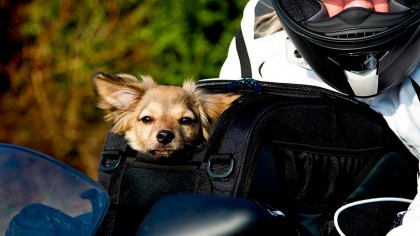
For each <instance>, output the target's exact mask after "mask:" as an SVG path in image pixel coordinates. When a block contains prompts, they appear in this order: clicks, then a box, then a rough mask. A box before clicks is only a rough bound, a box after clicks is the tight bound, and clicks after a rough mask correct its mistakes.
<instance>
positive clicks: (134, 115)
mask: <svg viewBox="0 0 420 236" xmlns="http://www.w3.org/2000/svg"><path fill="white" fill-rule="evenodd" d="M141 78H142V81H139V80H138V79H137V78H136V77H134V76H132V75H128V74H119V75H117V76H114V75H110V74H107V73H103V72H98V73H95V74H94V75H93V79H94V84H95V88H96V92H97V94H98V97H99V98H98V107H99V108H101V109H103V110H104V111H105V113H106V115H105V118H106V119H107V120H112V121H113V122H114V126H113V128H112V131H113V132H116V133H122V134H124V137H125V138H126V139H127V141H128V144H129V145H130V146H131V147H132V148H133V149H135V150H138V151H141V152H143V153H147V154H150V155H152V157H154V159H159V158H162V157H169V156H171V155H172V154H173V153H174V152H175V151H177V150H181V149H183V148H184V147H185V146H187V145H193V146H199V145H201V144H202V143H203V142H204V141H205V140H207V139H208V137H209V133H210V132H211V128H212V126H213V125H214V124H215V122H216V120H217V118H218V117H219V116H220V115H221V114H222V113H223V112H224V111H225V110H226V109H227V108H228V107H229V106H230V105H231V103H232V102H233V101H234V100H236V99H237V98H238V97H239V95H236V94H208V93H205V92H204V91H202V90H199V89H197V88H196V86H195V83H194V82H193V81H191V80H186V81H184V84H183V86H182V88H181V87H178V86H163V85H158V84H156V82H155V81H154V80H153V79H152V78H151V77H149V76H142V77H141Z"/></svg>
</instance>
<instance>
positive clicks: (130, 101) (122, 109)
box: [92, 72, 156, 122]
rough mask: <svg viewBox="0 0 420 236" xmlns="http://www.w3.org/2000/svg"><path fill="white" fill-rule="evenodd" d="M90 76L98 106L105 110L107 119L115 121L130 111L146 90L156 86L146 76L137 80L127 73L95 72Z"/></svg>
mask: <svg viewBox="0 0 420 236" xmlns="http://www.w3.org/2000/svg"><path fill="white" fill-rule="evenodd" d="M92 78H93V82H94V85H95V90H96V93H97V94H98V107H99V108H101V109H103V110H104V111H105V113H106V115H105V118H106V119H107V120H114V121H116V122H118V120H119V119H121V117H123V116H125V114H127V113H128V112H131V111H132V109H133V108H134V105H135V104H136V102H137V101H138V100H139V99H141V97H142V96H143V95H144V93H145V92H146V91H147V90H149V89H150V88H152V87H154V86H156V83H155V82H154V80H153V79H152V78H150V77H147V76H144V77H142V79H143V81H139V80H138V79H137V78H136V77H134V76H132V75H128V74H119V75H110V74H107V73H105V72H97V73H95V74H93V75H92Z"/></svg>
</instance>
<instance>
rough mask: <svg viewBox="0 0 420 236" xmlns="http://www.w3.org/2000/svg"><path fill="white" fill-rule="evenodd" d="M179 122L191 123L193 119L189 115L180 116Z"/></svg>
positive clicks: (182, 123)
mask: <svg viewBox="0 0 420 236" xmlns="http://www.w3.org/2000/svg"><path fill="white" fill-rule="evenodd" d="M180 123H181V125H191V124H192V123H194V120H193V119H191V118H190V117H182V118H181V120H180Z"/></svg>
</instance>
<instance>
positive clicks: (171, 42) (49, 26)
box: [0, 0, 247, 176]
mask: <svg viewBox="0 0 420 236" xmlns="http://www.w3.org/2000/svg"><path fill="white" fill-rule="evenodd" d="M246 2H247V0H231V1H220V0H217V1H216V0H195V1H183V0H178V1H176V0H169V1H157V0H143V1H135V0H129V1H127V0H112V1H110V0H108V1H97V0H96V1H95V0H92V1H76V0H56V1H51V0H32V1H30V2H29V3H28V4H27V5H25V7H24V8H23V9H24V11H19V13H20V14H22V18H23V19H24V21H23V22H24V23H23V24H22V25H18V26H16V27H20V29H19V30H20V32H21V33H22V36H23V37H24V39H25V41H24V46H23V48H22V52H21V55H22V60H21V61H20V62H19V63H14V64H13V63H12V64H11V65H10V66H9V68H7V70H8V71H9V72H10V77H11V81H12V87H11V89H10V91H8V93H6V94H5V95H4V99H2V100H1V101H0V111H1V112H2V113H3V114H7V116H5V117H3V125H2V124H0V131H4V132H3V135H0V141H2V142H11V143H16V144H20V145H24V146H27V147H30V148H34V149H37V150H39V151H41V152H45V153H47V154H50V155H52V156H55V157H57V158H58V159H61V160H64V161H67V162H68V163H70V164H72V165H74V166H76V167H78V168H79V169H80V170H82V171H85V172H86V173H88V174H89V175H90V176H92V170H94V169H96V166H97V161H98V160H97V158H98V157H99V152H100V149H101V148H102V145H103V141H104V139H105V136H106V132H107V131H108V130H107V127H106V126H104V124H105V122H104V121H103V118H102V115H103V113H102V112H101V111H100V110H99V109H97V108H96V106H95V102H96V98H95V94H94V93H93V85H92V81H91V79H90V75H91V74H92V73H94V72H96V71H105V72H108V73H112V74H116V73H130V74H133V75H136V76H138V75H141V74H149V75H152V76H153V77H154V78H155V79H156V80H158V81H159V82H160V83H164V84H177V85H180V84H181V83H182V81H183V80H184V79H186V78H190V77H193V76H195V77H196V78H199V79H204V78H212V77H217V76H218V75H219V71H220V68H221V66H222V63H223V61H224V59H225V58H226V56H227V51H228V47H229V44H230V41H231V40H232V38H233V36H234V35H235V33H236V30H237V28H238V27H239V23H240V18H241V15H242V11H243V8H244V6H245V4H246ZM6 118H7V119H6ZM6 134H7V135H6ZM34 137H36V138H34Z"/></svg>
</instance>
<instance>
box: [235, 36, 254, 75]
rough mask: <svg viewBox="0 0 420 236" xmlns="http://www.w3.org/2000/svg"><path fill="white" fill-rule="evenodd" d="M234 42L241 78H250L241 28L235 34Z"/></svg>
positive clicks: (249, 62)
mask: <svg viewBox="0 0 420 236" xmlns="http://www.w3.org/2000/svg"><path fill="white" fill-rule="evenodd" d="M235 42H236V50H237V52H238V56H239V61H240V65H241V77H242V78H252V69H251V61H250V60H249V55H248V50H247V49H246V44H245V39H244V36H243V34H242V29H241V28H239V30H238V32H237V33H236V37H235Z"/></svg>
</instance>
